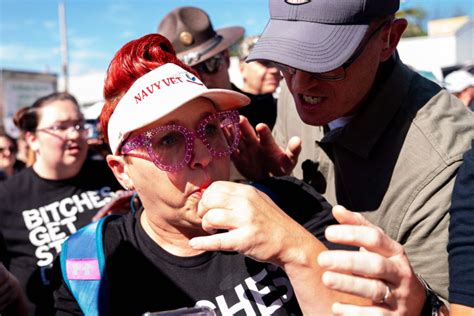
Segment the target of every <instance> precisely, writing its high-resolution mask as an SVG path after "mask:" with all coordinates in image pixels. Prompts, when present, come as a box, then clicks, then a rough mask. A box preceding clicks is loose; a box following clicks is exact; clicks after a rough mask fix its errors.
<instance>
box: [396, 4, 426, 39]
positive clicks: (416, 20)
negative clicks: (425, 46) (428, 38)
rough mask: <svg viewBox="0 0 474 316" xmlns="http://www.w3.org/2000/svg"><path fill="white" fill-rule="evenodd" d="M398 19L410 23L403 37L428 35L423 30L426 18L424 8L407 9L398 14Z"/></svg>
mask: <svg viewBox="0 0 474 316" xmlns="http://www.w3.org/2000/svg"><path fill="white" fill-rule="evenodd" d="M397 18H404V19H406V20H407V21H408V27H407V29H406V31H405V32H404V33H403V35H402V36H403V37H415V36H425V35H426V34H427V33H426V31H425V30H424V29H423V27H422V24H423V20H424V19H425V18H426V11H425V10H423V9H422V8H407V9H404V10H400V11H398V12H397Z"/></svg>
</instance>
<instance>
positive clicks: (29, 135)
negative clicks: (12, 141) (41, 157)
mask: <svg viewBox="0 0 474 316" xmlns="http://www.w3.org/2000/svg"><path fill="white" fill-rule="evenodd" d="M25 141H26V143H27V144H28V147H30V149H31V150H32V151H33V152H34V153H38V151H39V148H40V143H39V140H38V137H36V133H34V132H26V133H25Z"/></svg>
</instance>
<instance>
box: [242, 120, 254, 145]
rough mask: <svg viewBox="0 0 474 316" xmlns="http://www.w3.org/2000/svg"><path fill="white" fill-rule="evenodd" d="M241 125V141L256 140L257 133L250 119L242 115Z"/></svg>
mask: <svg viewBox="0 0 474 316" xmlns="http://www.w3.org/2000/svg"><path fill="white" fill-rule="evenodd" d="M239 125H240V134H241V141H243V142H247V141H249V140H251V141H254V140H256V139H257V133H256V132H255V130H254V128H253V126H252V125H251V124H250V122H249V120H248V119H247V118H246V117H245V116H242V115H241V116H240V121H239Z"/></svg>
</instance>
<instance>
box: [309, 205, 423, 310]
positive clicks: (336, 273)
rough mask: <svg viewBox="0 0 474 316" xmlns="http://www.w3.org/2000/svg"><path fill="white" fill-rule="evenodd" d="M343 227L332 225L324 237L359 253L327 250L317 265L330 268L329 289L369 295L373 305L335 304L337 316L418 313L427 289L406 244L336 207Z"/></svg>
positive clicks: (360, 216)
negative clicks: (405, 246)
mask: <svg viewBox="0 0 474 316" xmlns="http://www.w3.org/2000/svg"><path fill="white" fill-rule="evenodd" d="M333 215H334V217H335V218H336V219H337V221H338V222H339V223H341V225H334V226H329V227H328V228H327V229H326V238H327V239H328V240H329V241H331V242H334V243H339V244H345V245H352V246H357V247H360V251H339V250H332V251H324V252H322V253H321V254H320V255H319V256H318V263H319V264H320V266H321V267H323V268H325V269H327V270H328V271H327V272H325V273H324V274H323V283H324V284H325V285H326V286H327V287H328V288H330V289H333V290H337V291H341V292H345V293H349V294H353V295H358V296H361V297H365V298H369V299H371V300H372V301H373V302H374V306H356V305H350V304H343V303H335V304H334V305H333V313H334V314H336V315H419V314H420V312H421V309H422V308H423V304H424V302H425V289H424V286H423V285H422V284H421V282H420V281H419V280H418V278H417V276H416V274H415V272H414V271H413V269H412V267H411V265H410V262H409V261H408V257H407V256H406V254H405V251H404V249H403V246H402V245H400V244H399V243H398V242H396V241H394V240H393V239H391V238H390V237H389V236H388V235H386V234H385V233H384V232H383V231H382V229H380V228H379V227H377V226H375V225H373V224H371V223H370V222H369V221H367V220H366V219H365V218H364V217H363V216H362V215H361V214H359V213H353V212H349V211H348V210H346V209H345V208H344V207H342V206H335V207H334V208H333Z"/></svg>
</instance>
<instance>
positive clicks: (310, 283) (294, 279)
mask: <svg viewBox="0 0 474 316" xmlns="http://www.w3.org/2000/svg"><path fill="white" fill-rule="evenodd" d="M198 214H199V215H200V216H201V217H202V225H203V228H204V229H205V230H206V231H208V232H211V233H212V232H214V231H216V230H226V232H223V233H218V234H214V235H210V236H205V237H196V238H193V239H191V241H190V245H191V246H192V247H193V248H195V249H200V250H207V251H219V250H222V251H238V252H240V253H242V254H243V255H245V256H248V257H251V258H253V259H255V260H258V261H264V262H269V263H272V264H274V265H277V266H279V267H281V268H282V269H283V270H284V271H285V272H286V273H287V275H288V277H289V279H290V282H291V284H292V286H293V289H294V291H295V294H296V297H297V298H298V302H299V305H300V307H301V309H302V311H303V313H304V314H306V315H328V314H330V311H331V306H332V304H333V303H334V302H336V301H345V302H351V303H353V304H358V305H362V304H364V303H365V304H367V303H368V302H369V301H368V300H365V299H362V298H358V297H354V296H351V295H346V294H343V293H338V292H336V291H333V290H331V289H328V288H326V287H325V286H324V285H323V284H322V282H321V276H322V273H323V270H322V269H321V267H320V266H319V265H318V263H317V260H316V258H317V256H318V254H319V253H321V252H322V251H324V250H326V247H325V246H324V245H323V244H322V243H321V242H320V241H319V240H318V239H317V238H315V237H314V236H313V235H311V234H310V233H309V232H308V231H307V230H306V229H305V228H304V227H302V226H301V225H299V224H298V223H297V222H295V221H294V220H293V219H291V218H290V217H289V216H288V215H287V214H286V213H285V212H283V211H282V210H281V209H279V208H278V207H277V206H276V205H275V204H274V203H273V201H272V200H271V199H270V198H269V197H268V196H267V195H265V194H264V193H262V192H260V191H258V190H256V189H255V188H253V187H251V186H248V185H242V184H238V183H233V182H215V183H213V184H212V185H211V186H210V187H209V188H207V189H206V191H205V192H204V193H203V196H202V199H201V201H200V202H199V206H198Z"/></svg>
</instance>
